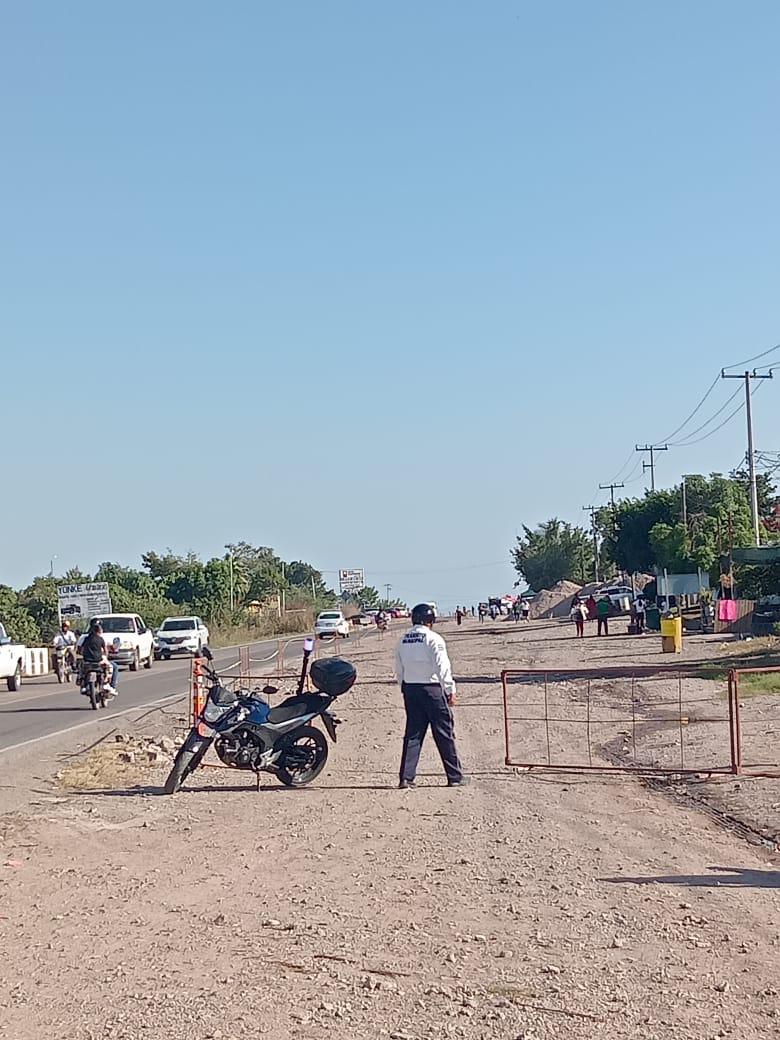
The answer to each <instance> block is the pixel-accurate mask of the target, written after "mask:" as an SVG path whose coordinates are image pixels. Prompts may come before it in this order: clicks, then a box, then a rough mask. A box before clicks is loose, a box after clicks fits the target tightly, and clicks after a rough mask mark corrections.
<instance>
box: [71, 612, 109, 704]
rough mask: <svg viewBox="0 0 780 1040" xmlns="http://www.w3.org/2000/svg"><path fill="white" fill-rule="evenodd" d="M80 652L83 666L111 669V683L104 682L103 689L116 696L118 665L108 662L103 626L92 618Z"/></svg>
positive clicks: (80, 645)
mask: <svg viewBox="0 0 780 1040" xmlns="http://www.w3.org/2000/svg"><path fill="white" fill-rule="evenodd" d="M79 647H80V650H81V656H82V660H83V661H84V664H85V665H92V666H93V667H105V668H108V667H109V666H110V668H111V682H110V683H109V682H106V683H105V684H104V686H103V689H104V690H105V691H106V692H107V693H110V694H112V695H113V696H114V697H116V695H117V676H118V675H119V665H118V664H117V663H116V661H109V659H108V647H107V646H106V641H105V639H104V638H103V626H102V625H101V624H100V622H99V621H98V620H97V618H94V619H93V620H92V621H91V622H90V625H89V632H88V633H87V634H86V635H85V636H84V637H83V638H82V641H81V643H80V644H79Z"/></svg>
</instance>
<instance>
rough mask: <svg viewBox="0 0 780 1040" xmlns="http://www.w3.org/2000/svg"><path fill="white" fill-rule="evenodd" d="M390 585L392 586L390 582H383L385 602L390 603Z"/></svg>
mask: <svg viewBox="0 0 780 1040" xmlns="http://www.w3.org/2000/svg"><path fill="white" fill-rule="evenodd" d="M392 587H393V586H392V585H391V584H390V582H387V583H386V584H385V603H388V604H389V603H390V589H392Z"/></svg>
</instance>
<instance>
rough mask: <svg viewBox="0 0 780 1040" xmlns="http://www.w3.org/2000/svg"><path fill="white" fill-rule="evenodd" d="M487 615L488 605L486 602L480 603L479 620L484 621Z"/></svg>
mask: <svg viewBox="0 0 780 1040" xmlns="http://www.w3.org/2000/svg"><path fill="white" fill-rule="evenodd" d="M486 616H487V607H486V606H485V604H484V603H480V605H479V620H480V621H484V620H485V617H486Z"/></svg>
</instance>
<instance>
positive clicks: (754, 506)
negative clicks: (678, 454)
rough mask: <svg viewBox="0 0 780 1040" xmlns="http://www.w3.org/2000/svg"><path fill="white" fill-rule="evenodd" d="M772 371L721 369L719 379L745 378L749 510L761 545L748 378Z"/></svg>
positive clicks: (754, 533) (757, 540) (757, 539)
mask: <svg viewBox="0 0 780 1040" xmlns="http://www.w3.org/2000/svg"><path fill="white" fill-rule="evenodd" d="M772 375H773V373H772V371H771V369H770V371H769V372H767V373H765V374H763V375H759V374H758V372H756V370H755V369H753V371H752V372H745V373H744V374H742V375H736V374H733V375H732V374H729V373H727V372H726V370H725V369H722V370H721V373H720V378H721V379H744V380H745V414H746V415H747V438H748V454H747V459H748V475H749V478H750V512H751V513H752V515H753V538H754V539H755V543H756V545H761V527H760V524H759V519H758V485H757V484H756V449H755V446H754V444H753V402H752V400H751V391H750V380H751V379H771V378H772Z"/></svg>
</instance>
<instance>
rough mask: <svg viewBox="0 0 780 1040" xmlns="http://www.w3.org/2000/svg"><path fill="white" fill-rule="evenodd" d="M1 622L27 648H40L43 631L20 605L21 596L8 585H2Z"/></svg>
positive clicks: (0, 588)
mask: <svg viewBox="0 0 780 1040" xmlns="http://www.w3.org/2000/svg"><path fill="white" fill-rule="evenodd" d="M0 621H2V623H3V625H4V626H5V630H6V633H7V634H8V635H9V636H10V637H11V639H13V640H15V641H16V642H18V643H24V644H25V646H40V645H41V643H42V637H41V630H40V629H39V628H38V626H37V624H36V623H35V619H34V618H33V616H32V615H31V614H30V612H29V611H28V610H27V609H26V608H25V607H23V606H22V605H21V604H20V603H19V596H18V595H17V593H16V592H14V590H13V589H12V588H10V587H9V586H8V585H0Z"/></svg>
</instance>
